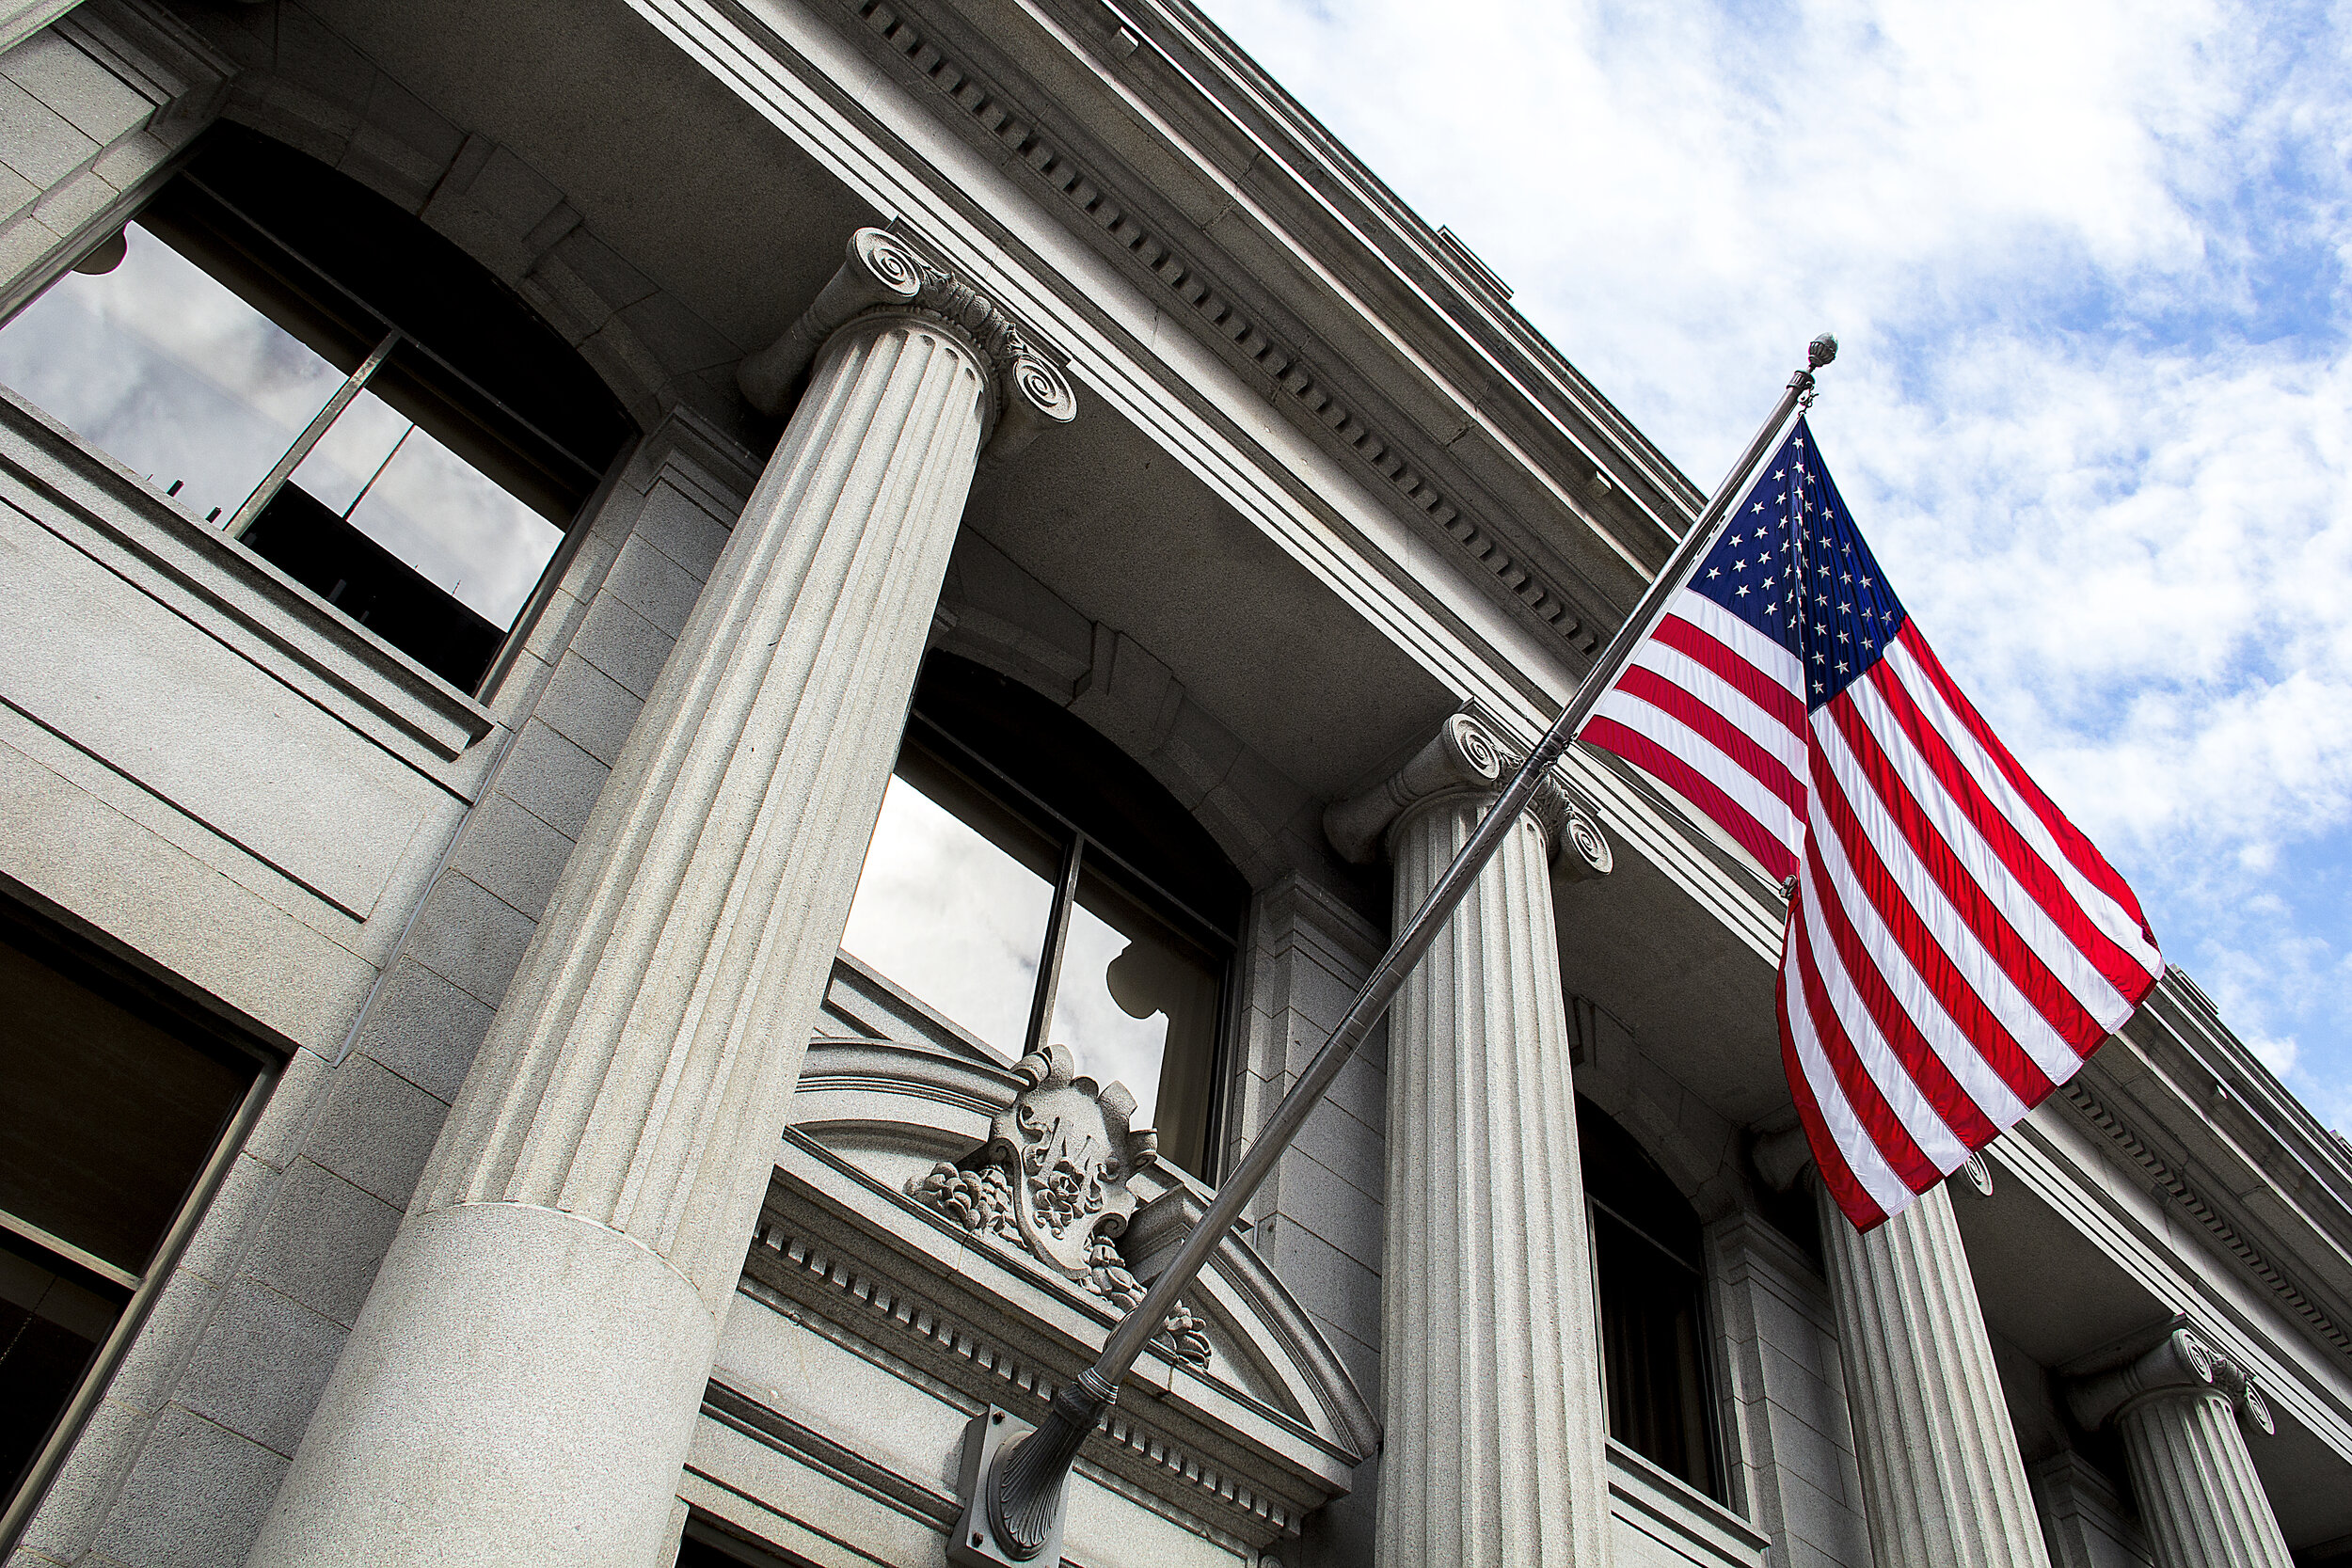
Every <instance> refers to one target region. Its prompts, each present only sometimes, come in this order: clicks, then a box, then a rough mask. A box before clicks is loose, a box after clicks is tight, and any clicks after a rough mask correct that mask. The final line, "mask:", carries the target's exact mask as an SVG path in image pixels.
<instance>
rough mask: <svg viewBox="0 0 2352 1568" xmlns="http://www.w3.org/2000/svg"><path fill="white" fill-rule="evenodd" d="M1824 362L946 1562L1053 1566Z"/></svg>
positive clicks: (999, 1476)
mask: <svg viewBox="0 0 2352 1568" xmlns="http://www.w3.org/2000/svg"><path fill="white" fill-rule="evenodd" d="M1836 356H1837V340H1836V339H1835V338H1833V337H1831V336H1830V335H1829V334H1828V333H1826V332H1824V333H1822V334H1821V335H1820V337H1818V338H1816V339H1814V340H1813V341H1812V342H1811V343H1809V344H1807V345H1806V348H1805V368H1804V370H1801V371H1799V372H1796V373H1795V374H1794V375H1792V376H1790V377H1789V378H1788V387H1787V388H1784V389H1783V390H1782V392H1781V396H1780V402H1779V404H1777V405H1776V406H1775V407H1774V408H1773V409H1772V415H1771V417H1770V418H1768V419H1767V420H1765V421H1764V423H1763V425H1762V426H1761V427H1760V428H1759V429H1758V430H1757V431H1756V436H1755V437H1754V438H1753V439H1752V440H1750V441H1749V442H1748V445H1747V448H1746V450H1744V451H1741V452H1740V457H1739V460H1738V461H1737V462H1735V463H1733V464H1732V466H1731V471H1730V472H1728V473H1726V474H1725V475H1724V479H1723V483H1721V484H1719V485H1718V486H1717V487H1716V490H1715V494H1714V496H1713V498H1712V499H1709V500H1708V503H1707V506H1706V509H1705V510H1703V511H1702V512H1700V514H1699V516H1698V521H1697V522H1695V523H1694V524H1692V528H1691V531H1690V532H1688V533H1687V534H1685V535H1684V536H1683V538H1682V542H1681V543H1680V544H1678V545H1677V546H1675V549H1674V552H1673V553H1672V554H1671V555H1669V556H1668V557H1667V558H1666V563H1665V565H1664V566H1662V567H1661V568H1660V570H1659V573H1658V575H1657V577H1655V578H1652V579H1651V580H1650V585H1649V588H1648V590H1647V591H1646V592H1645V593H1644V594H1643V595H1642V598H1641V601H1640V602H1639V603H1638V604H1636V605H1635V606H1634V607H1633V612H1632V613H1631V614H1629V615H1628V616H1627V617H1626V618H1625V621H1624V623H1623V624H1622V625H1620V626H1618V627H1617V632H1616V635H1615V636H1613V637H1612V638H1611V639H1610V640H1609V644H1608V646H1607V647H1605V648H1603V649H1602V650H1601V653H1600V657H1599V658H1598V659H1597V660H1596V661H1595V662H1594V665H1593V667H1592V669H1591V670H1589V671H1587V672H1586V673H1585V675H1584V678H1583V680H1582V681H1581V682H1580V683H1579V684H1578V686H1577V689H1576V692H1575V694H1574V695H1573V696H1571V697H1570V698H1569V699H1568V702H1567V705H1566V706H1565V707H1564V708H1562V709H1561V710H1560V717H1559V718H1557V719H1556V720H1554V721H1552V724H1551V728H1550V729H1549V730H1547V731H1545V732H1544V737H1543V738H1542V739H1541V740H1539V741H1538V742H1536V744H1535V749H1534V751H1533V752H1529V753H1528V756H1527V760H1526V761H1525V762H1523V763H1521V764H1520V765H1519V768H1518V771H1517V772H1516V773H1514V774H1512V776H1511V780H1510V782H1509V783H1508V784H1504V785H1503V787H1502V794H1501V796H1499V797H1498V798H1497V799H1496V800H1495V803H1494V805H1493V807H1492V808H1491V809H1489V810H1488V811H1487V813H1486V816H1484V817H1483V818H1482V819H1481V820H1480V822H1479V825H1478V827H1477V829H1476V831H1474V832H1472V833H1471V834H1470V841H1469V842H1468V843H1466V844H1464V845H1463V846H1462V848H1461V851H1460V852H1459V853H1458V854H1456V855H1455V856H1454V863H1453V864H1451V865H1449V866H1447V867H1446V870H1445V874H1444V875H1443V876H1441V877H1439V878H1438V882H1437V885H1436V886H1435V887H1433V888H1431V889H1430V891H1429V895H1428V896H1427V897H1426V898H1424V899H1422V904H1421V907H1420V908H1419V909H1417V910H1415V911H1413V913H1412V916H1411V917H1410V918H1409V919H1408V920H1406V923H1405V927H1404V929H1402V930H1400V931H1399V932H1397V933H1396V936H1395V938H1394V940H1392V941H1391V942H1390V943H1389V950H1388V951H1387V952H1386V953H1384V954H1382V955H1381V957H1380V961H1379V962H1378V963H1377V964H1375V965H1374V966H1373V970H1372V973H1371V974H1369V975H1367V976H1366V977H1365V979H1364V983H1363V986H1362V988H1361V989H1360V990H1358V991H1357V993H1356V999H1355V1001H1354V1002H1352V1003H1351V1004H1350V1005H1349V1006H1348V1009H1347V1012H1346V1015H1345V1016H1344V1017H1343V1018H1342V1019H1341V1020H1340V1023H1339V1026H1338V1027H1337V1028H1335V1029H1333V1030H1332V1031H1331V1034H1330V1037H1328V1038H1327V1039H1326V1040H1325V1041H1324V1042H1323V1046H1322V1049H1320V1050H1318V1051H1317V1052H1316V1053H1315V1054H1314V1057H1313V1059H1312V1060H1311V1061H1310V1062H1308V1064H1307V1067H1306V1070H1305V1071H1303V1072H1301V1073H1300V1074H1299V1075H1298V1080H1297V1082H1296V1083H1295V1084H1293V1085H1291V1087H1290V1090H1289V1092H1288V1093H1286V1094H1284V1095H1283V1096H1282V1099H1281V1101H1280V1103H1279V1104H1277V1105H1276V1106H1275V1107H1274V1112H1273V1114H1272V1115H1271V1116H1269V1117H1267V1118H1266V1121H1265V1125H1264V1126H1263V1127H1262V1128H1260V1129H1259V1130H1258V1135H1257V1138H1256V1139H1255V1141H1254V1142H1252V1143H1251V1144H1250V1146H1249V1148H1248V1150H1247V1151H1246V1152H1245V1153H1244V1154H1243V1155H1242V1157H1241V1161H1240V1163H1239V1164H1236V1165H1235V1166H1234V1167H1233V1169H1232V1172H1231V1173H1230V1174H1228V1175H1227V1177H1226V1179H1225V1180H1224V1181H1222V1182H1221V1183H1219V1185H1218V1187H1217V1192H1216V1197H1215V1198H1214V1199H1213V1200H1212V1201H1211V1202H1210V1204H1209V1207H1208V1209H1207V1211H1206V1212H1203V1213H1202V1214H1201V1216H1200V1220H1199V1222H1198V1223H1196V1224H1195V1225H1194V1226H1193V1227H1192V1229H1191V1230H1190V1231H1189V1232H1188V1233H1187V1234H1186V1235H1185V1237H1184V1243H1183V1244H1182V1245H1181V1246H1180V1247H1178V1248H1177V1250H1176V1256H1175V1257H1174V1259H1171V1260H1170V1261H1169V1263H1168V1266H1167V1267H1166V1268H1165V1269H1163V1270H1162V1271H1161V1272H1160V1274H1159V1276H1158V1277H1157V1278H1155V1279H1154V1280H1153V1281H1152V1288H1151V1290H1150V1291H1148V1292H1147V1293H1146V1294H1145V1295H1144V1298H1143V1300H1142V1301H1141V1302H1140V1303H1138V1304H1137V1305H1136V1307H1135V1308H1134V1309H1133V1310H1132V1311H1130V1312H1129V1313H1128V1314H1127V1315H1126V1316H1125V1317H1124V1318H1121V1319H1120V1321H1119V1323H1118V1324H1117V1326H1115V1327H1114V1328H1113V1329H1112V1330H1111V1336H1110V1338H1109V1339H1108V1340H1107V1341H1106V1342H1105V1343H1104V1346H1103V1354H1101V1355H1100V1356H1099V1357H1097V1358H1096V1360H1095V1363H1094V1365H1093V1366H1091V1367H1089V1368H1088V1369H1087V1370H1084V1371H1082V1372H1080V1373H1079V1374H1078V1375H1077V1377H1075V1378H1074V1379H1073V1380H1072V1381H1071V1382H1069V1383H1066V1384H1064V1385H1063V1386H1062V1387H1061V1389H1060V1390H1059V1391H1058V1392H1057V1393H1056V1394H1055V1396H1054V1402H1053V1405H1052V1407H1051V1409H1050V1410H1049V1411H1048V1412H1047V1414H1046V1417H1045V1419H1044V1420H1043V1421H1042V1422H1041V1423H1040V1424H1039V1426H1038V1428H1037V1430H1036V1431H1035V1432H1033V1433H1030V1434H1028V1435H1027V1436H1025V1437H1023V1438H1021V1439H1019V1440H1018V1441H1017V1442H1011V1443H1003V1444H1000V1445H999V1444H990V1443H988V1442H987V1441H986V1431H987V1427H988V1425H989V1423H991V1421H992V1420H993V1417H992V1416H991V1415H990V1414H988V1413H983V1414H982V1415H981V1416H979V1417H977V1418H975V1420H974V1423H973V1427H972V1435H971V1436H970V1437H968V1438H967V1440H966V1441H967V1449H966V1463H965V1465H964V1472H965V1474H964V1481H963V1486H964V1488H965V1489H966V1496H965V1497H963V1499H962V1502H963V1516H962V1518H961V1520H960V1521H959V1523H958V1526H957V1529H956V1533H955V1535H953V1536H952V1537H950V1538H949V1540H948V1544H947V1546H948V1550H947V1556H948V1560H949V1561H951V1562H954V1563H959V1564H966V1565H979V1564H1003V1563H1023V1562H1029V1561H1033V1560H1037V1559H1039V1558H1041V1557H1043V1556H1044V1555H1045V1549H1046V1547H1047V1546H1048V1545H1049V1544H1051V1545H1053V1546H1055V1547H1056V1553H1055V1557H1056V1558H1058V1556H1059V1551H1058V1547H1059V1543H1060V1536H1061V1522H1062V1505H1063V1502H1064V1500H1065V1494H1066V1493H1067V1490H1068V1482H1069V1479H1070V1466H1071V1463H1072V1461H1073V1460H1074V1459H1076V1458H1077V1455H1078V1449H1079V1448H1080V1447H1081V1446H1082V1445H1083V1444H1084V1443H1085V1441H1086V1436H1087V1433H1089V1432H1092V1431H1093V1430H1094V1427H1095V1423H1096V1422H1098V1421H1100V1420H1101V1419H1102V1418H1103V1413H1104V1411H1105V1410H1106V1409H1108V1408H1109V1407H1110V1405H1111V1404H1112V1403H1113V1402H1115V1401H1117V1399H1118V1398H1119V1385H1120V1382H1121V1380H1123V1379H1124V1378H1125V1377H1126V1375H1127V1373H1128V1371H1129V1370H1131V1369H1132V1368H1133V1367H1134V1366H1135V1364H1136V1357H1137V1356H1139V1355H1141V1354H1143V1348H1144V1346H1145V1345H1147V1344H1149V1343H1150V1342H1151V1340H1152V1336H1153V1335H1155V1334H1157V1333H1159V1332H1160V1328H1161V1325H1162V1324H1163V1323H1165V1322H1166V1321H1167V1319H1168V1314H1169V1313H1170V1312H1171V1311H1173V1310H1174V1309H1175V1307H1176V1298H1177V1296H1178V1295H1179V1294H1180V1293H1182V1292H1183V1291H1184V1290H1186V1289H1187V1288H1188V1287H1190V1286H1191V1284H1192V1282H1193V1280H1194V1279H1195V1278H1197V1277H1198V1276H1199V1275H1200V1269H1201V1266H1202V1265H1203V1264H1205V1263H1206V1262H1207V1261H1208V1259H1209V1254H1210V1253H1211V1252H1212V1251H1214V1250H1215V1249H1216V1244H1217V1243H1218V1242H1220V1241H1222V1240H1223V1239H1224V1236H1225V1233H1226V1231H1227V1230H1229V1229H1231V1228H1232V1225H1233V1222H1234V1221H1235V1220H1237V1219H1239V1218H1241V1213H1242V1210H1243V1209H1244V1208H1246V1207H1247V1206H1248V1202H1249V1200H1250V1198H1251V1197H1253V1196H1256V1194H1257V1191H1258V1188H1259V1186H1260V1185H1261V1184H1262V1183H1263V1181H1264V1180H1265V1179H1266V1177H1267V1176H1268V1175H1270V1174H1271V1173H1272V1172H1273V1169H1274V1164H1275V1162H1276V1161H1277V1160H1279V1159H1280V1158H1281V1156H1282V1153H1283V1151H1284V1150H1285V1149H1287V1148H1289V1147H1290V1144H1291V1140H1292V1139H1293V1138H1294V1137H1295V1136H1296V1135H1297V1133H1298V1130H1299V1128H1300V1127H1301V1126H1302V1125H1304V1124H1305V1122H1306V1119H1307V1114H1308V1113H1309V1112H1310V1111H1311V1110H1313V1109H1314V1106H1315V1103H1316V1101H1320V1100H1321V1099H1322V1098H1323V1094H1324V1091H1325V1090H1326V1089H1327V1088H1329V1087H1330V1085H1331V1081H1332V1080H1333V1079H1335V1078H1337V1077H1338V1076H1339V1074H1340V1069H1342V1068H1343V1067H1345V1066H1346V1065H1347V1062H1348V1058H1349V1057H1351V1056H1353V1055H1354V1054H1355V1053H1356V1049H1357V1047H1358V1046H1359V1045H1361V1044H1362V1043H1363V1041H1364V1037H1366V1036H1367V1035H1369V1034H1371V1032H1372V1027H1373V1025H1374V1024H1375V1023H1377V1022H1379V1021H1380V1018H1381V1015H1382V1014H1384V1013H1386V1012H1387V1011H1388V1008H1389V1004H1390V1003H1391V1001H1393V1000H1394V999H1395V996H1396V993H1397V990H1398V989H1399V988H1400V987H1402V986H1403V985H1404V983H1405V979H1406V975H1407V974H1410V973H1411V972H1412V968H1413V966H1414V965H1415V964H1416V963H1418V962H1420V961H1421V958H1422V955H1423V954H1424V953H1426V952H1427V951H1428V950H1429V948H1430V945H1431V944H1432V943H1433V942H1436V941H1437V938H1438V932H1439V931H1440V930H1441V929H1442V928H1443V927H1444V926H1445V922H1446V919H1447V917H1448V916H1450V915H1451V914H1453V912H1454V906H1455V905H1457V904H1459V903H1460V902H1461V901H1462V899H1463V897H1464V896H1465V895H1467V894H1468V893H1469V892H1470V884H1471V883H1472V882H1474V881H1476V880H1477V879H1478V874H1479V873H1480V872H1481V871H1483V870H1485V869H1486V863H1487V862H1488V861H1489V860H1491V859H1493V858H1494V853H1495V851H1496V850H1497V849H1498V848H1500V847H1502V841H1503V839H1504V837H1505V836H1506V835H1507V834H1508V833H1509V832H1510V831H1511V828H1512V826H1513V825H1514V824H1515V823H1517V822H1518V817H1519V814H1520V813H1521V812H1522V811H1524V810H1526V809H1527V807H1528V806H1529V805H1530V804H1531V803H1532V802H1533V801H1534V798H1535V792H1536V790H1537V789H1538V788H1540V787H1541V785H1542V784H1543V782H1544V780H1545V778H1546V777H1547V776H1548V775H1549V773H1550V772H1551V770H1552V768H1554V767H1555V766H1557V765H1558V763H1559V761H1560V759H1561V757H1563V756H1564V755H1565V754H1566V752H1567V749H1568V746H1569V744H1570V742H1572V741H1573V740H1574V739H1575V738H1576V733H1577V731H1578V730H1580V729H1581V728H1582V727H1583V724H1584V721H1585V720H1586V719H1587V718H1588V717H1590V715H1591V713H1592V711H1593V708H1594V707H1595V705H1597V704H1598V703H1599V701H1600V699H1601V698H1602V697H1603V696H1604V695H1606V694H1607V692H1608V690H1609V689H1610V687H1611V686H1612V685H1613V684H1614V683H1615V681H1616V678H1617V675H1618V673H1620V672H1621V671H1622V670H1623V669H1624V667H1625V665H1626V663H1627V662H1628V660H1629V659H1630V658H1631V657H1633V652H1634V650H1635V649H1637V648H1639V647H1640V646H1641V645H1642V642H1643V641H1644V640H1645V639H1646V638H1647V637H1648V636H1649V634H1650V632H1651V630H1652V629H1653V628H1654V627H1655V626H1656V624H1657V622H1658V620H1659V617H1660V616H1661V615H1662V614H1664V613H1665V610H1666V606H1667V605H1668V604H1669V603H1671V602H1672V600H1673V599H1674V597H1675V595H1676V594H1678V593H1680V592H1681V590H1682V586H1683V584H1684V582H1685V581H1686V580H1688V578H1690V576H1691V574H1692V572H1693V571H1695V570H1696V569H1697V567H1698V563H1699V562H1701V561H1702V560H1704V559H1705V558H1706V555H1707V552H1708V550H1709V549H1710V548H1712V547H1713V546H1714V542H1715V536H1716V535H1717V534H1718V533H1720V532H1721V531H1722V530H1723V526H1724V519H1725V517H1726V515H1728V514H1729V512H1730V509H1731V508H1732V506H1733V505H1734V504H1735V503H1736V501H1737V499H1738V497H1739V495H1740V485H1741V483H1743V482H1744V481H1745V480H1746V479H1747V477H1748V475H1749V474H1750V473H1751V472H1753V471H1754V470H1755V468H1756V465H1757V464H1758V463H1759V462H1761V461H1762V460H1763V457H1764V454H1765V453H1766V452H1768V451H1771V450H1772V446H1773V445H1774V443H1775V442H1777V441H1778V440H1779V438H1780V433H1781V431H1782V429H1783V428H1784V427H1785V426H1786V425H1787V424H1788V417H1789V415H1791V414H1793V413H1794V412H1796V410H1797V408H1798V406H1799V405H1800V404H1809V403H1811V402H1812V396H1813V385H1814V383H1813V372H1815V371H1818V370H1820V368H1821V367H1822V366H1824V365H1826V364H1828V363H1829V362H1830V361H1831V360H1833V359H1835V358H1836Z"/></svg>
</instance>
